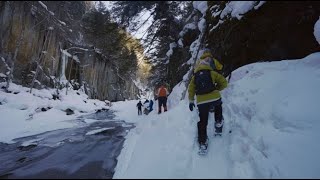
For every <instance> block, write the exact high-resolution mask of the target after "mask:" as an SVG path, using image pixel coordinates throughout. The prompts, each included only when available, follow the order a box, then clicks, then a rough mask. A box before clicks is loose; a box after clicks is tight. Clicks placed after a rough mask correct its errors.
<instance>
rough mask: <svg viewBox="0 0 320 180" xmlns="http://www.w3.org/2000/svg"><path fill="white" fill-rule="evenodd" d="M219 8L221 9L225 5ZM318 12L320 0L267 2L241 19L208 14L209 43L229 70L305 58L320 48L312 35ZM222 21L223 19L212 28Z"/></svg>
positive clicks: (319, 11) (319, 12)
mask: <svg viewBox="0 0 320 180" xmlns="http://www.w3.org/2000/svg"><path fill="white" fill-rule="evenodd" d="M256 4H257V5H258V4H259V2H257V3H256ZM213 5H215V4H211V6H209V7H212V6H213ZM216 7H218V8H216V12H219V11H220V10H222V9H223V8H225V4H219V6H216ZM319 14H320V3H319V2H317V1H295V2H288V1H267V2H265V3H264V4H263V5H262V6H260V7H259V8H256V9H252V10H251V11H249V12H247V13H245V14H244V15H243V16H242V18H241V19H240V20H238V19H237V18H228V17H226V18H224V19H221V17H220V16H216V17H214V16H213V13H208V14H207V16H206V19H207V23H208V30H207V37H206V43H207V44H208V46H209V48H210V49H212V51H213V54H214V55H215V56H216V57H217V58H218V59H220V60H221V61H222V62H223V63H225V64H226V68H227V69H225V70H227V71H228V70H229V71H230V70H233V69H235V68H238V67H240V66H243V65H245V64H249V63H253V62H257V61H261V60H266V61H274V60H283V59H298V58H303V57H305V56H307V55H308V54H311V53H313V52H316V51H319V50H320V47H319V44H318V43H317V41H316V39H315V37H314V35H313V31H314V24H315V23H316V21H317V20H318V19H319ZM219 20H220V21H221V20H222V21H224V22H223V23H221V24H219V26H218V27H217V28H216V29H214V30H212V31H210V30H211V29H212V28H213V27H214V26H215V25H216V24H217V23H218V22H219Z"/></svg>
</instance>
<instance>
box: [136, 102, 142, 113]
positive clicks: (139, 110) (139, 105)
mask: <svg viewBox="0 0 320 180" xmlns="http://www.w3.org/2000/svg"><path fill="white" fill-rule="evenodd" d="M137 107H138V115H142V111H141V107H142V103H141V101H139V102H138V104H137Z"/></svg>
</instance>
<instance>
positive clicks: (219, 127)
mask: <svg viewBox="0 0 320 180" xmlns="http://www.w3.org/2000/svg"><path fill="white" fill-rule="evenodd" d="M214 127H215V132H214V136H221V135H222V128H223V121H221V122H220V123H215V125H214Z"/></svg>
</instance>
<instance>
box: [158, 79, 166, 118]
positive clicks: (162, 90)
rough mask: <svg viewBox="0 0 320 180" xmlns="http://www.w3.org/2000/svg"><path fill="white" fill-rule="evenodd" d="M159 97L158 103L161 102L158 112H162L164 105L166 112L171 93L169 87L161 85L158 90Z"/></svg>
mask: <svg viewBox="0 0 320 180" xmlns="http://www.w3.org/2000/svg"><path fill="white" fill-rule="evenodd" d="M156 95H157V97H158V104H159V111H158V114H160V113H161V107H162V106H163V109H164V112H166V111H167V97H168V95H169V92H168V89H167V88H166V87H165V86H164V85H161V86H160V88H159V89H158V91H157V94H156Z"/></svg>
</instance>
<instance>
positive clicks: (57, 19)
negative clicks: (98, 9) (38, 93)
mask: <svg viewBox="0 0 320 180" xmlns="http://www.w3.org/2000/svg"><path fill="white" fill-rule="evenodd" d="M89 8H90V3H86V2H84V1H55V2H53V1H42V2H41V1H20V2H18V1H16V2H10V1H2V2H0V27H1V28H0V37H1V39H0V57H1V60H0V73H2V76H0V78H1V79H0V80H1V81H4V80H5V79H6V77H5V76H9V75H10V73H9V72H10V69H13V71H12V72H13V74H12V75H13V78H12V80H13V82H15V83H17V84H22V85H24V86H28V87H31V86H32V85H33V87H34V88H45V87H51V88H53V87H57V86H61V84H63V83H64V82H68V81H66V80H69V82H71V84H72V86H73V88H79V87H82V88H84V90H85V91H87V93H88V94H89V95H90V96H91V97H92V98H98V99H101V100H105V99H108V100H111V101H117V100H124V99H135V98H136V96H137V94H138V88H137V87H136V86H135V84H134V83H133V81H132V78H131V77H126V78H123V77H121V76H124V75H123V73H119V72H118V67H117V66H116V64H115V63H113V62H112V61H111V60H108V59H107V58H105V56H104V55H103V54H101V53H100V51H99V49H98V48H96V47H93V46H91V45H89V43H87V42H85V40H84V38H83V36H84V35H83V27H82V26H81V20H82V16H83V15H84V14H85V13H86V11H88V10H89ZM35 76H36V78H34V77H35ZM132 77H133V76H132ZM58 82H60V84H59V83H58ZM65 84H68V83H65Z"/></svg>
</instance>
